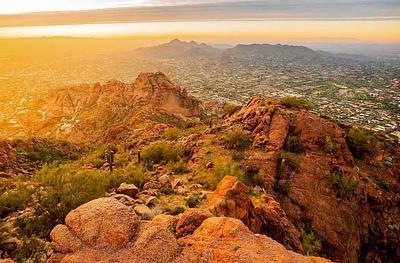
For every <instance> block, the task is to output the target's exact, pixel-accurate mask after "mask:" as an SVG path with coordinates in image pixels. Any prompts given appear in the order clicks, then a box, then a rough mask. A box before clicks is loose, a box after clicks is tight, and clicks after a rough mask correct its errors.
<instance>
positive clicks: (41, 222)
mask: <svg viewBox="0 0 400 263" xmlns="http://www.w3.org/2000/svg"><path fill="white" fill-rule="evenodd" d="M14 226H15V227H16V229H17V232H18V234H19V235H20V236H26V237H32V236H33V235H36V236H39V237H45V236H46V235H47V234H48V227H47V219H46V217H45V216H43V215H40V216H24V217H18V218H17V219H16V220H15V222H14Z"/></svg>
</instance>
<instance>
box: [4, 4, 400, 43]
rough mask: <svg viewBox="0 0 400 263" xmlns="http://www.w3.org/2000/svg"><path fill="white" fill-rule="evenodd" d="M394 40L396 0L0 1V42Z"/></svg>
mask: <svg viewBox="0 0 400 263" xmlns="http://www.w3.org/2000/svg"><path fill="white" fill-rule="evenodd" d="M42 36H50V37H51V36H72V37H102V38H138V39H143V38H149V39H160V40H162V39H171V38H176V37H179V38H183V39H190V38H193V39H196V40H203V41H210V40H211V41H219V40H222V39H225V40H230V41H326V40H328V41H339V42H348V41H354V42H376V43H400V2H399V1H396V0H384V1H376V0H358V1H350V0H339V1H332V0H328V1H319V0H298V1H294V0H287V1H278V0H269V1H257V0H251V1H240V0H217V1H209V0H200V1H192V0H186V1H178V0H166V1H160V0H139V1H132V0H100V1H94V0H81V1H77V0H69V1H66V0H58V1H54V0H34V1H28V0H16V1H4V0H0V38H15V37H42Z"/></svg>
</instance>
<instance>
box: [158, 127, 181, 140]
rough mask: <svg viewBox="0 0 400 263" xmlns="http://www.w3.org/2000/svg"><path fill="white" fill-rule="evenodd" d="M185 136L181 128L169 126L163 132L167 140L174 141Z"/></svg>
mask: <svg viewBox="0 0 400 263" xmlns="http://www.w3.org/2000/svg"><path fill="white" fill-rule="evenodd" d="M182 136H183V132H182V130H181V129H179V128H176V127H174V128H167V129H165V130H164V132H163V138H164V139H166V140H170V141H174V140H177V139H179V138H181V137H182Z"/></svg>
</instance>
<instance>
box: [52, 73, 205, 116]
mask: <svg viewBox="0 0 400 263" xmlns="http://www.w3.org/2000/svg"><path fill="white" fill-rule="evenodd" d="M96 105H97V106H99V105H109V107H112V105H119V106H129V107H132V106H146V107H149V108H151V109H153V110H158V111H164V112H166V113H169V114H173V115H176V116H181V117H192V116H197V115H198V114H199V113H200V110H199V101H198V100H196V99H194V98H193V97H191V96H189V95H188V94H187V93H186V92H185V91H184V90H182V89H181V88H180V87H179V86H177V85H175V84H173V83H171V82H170V81H169V79H168V78H167V77H166V76H165V75H164V74H163V73H161V72H157V73H141V74H140V75H139V76H138V77H137V79H136V80H135V82H134V83H132V84H127V83H123V82H120V81H117V80H110V81H108V82H107V83H105V84H103V85H101V84H100V83H96V84H94V85H91V86H90V85H87V84H85V85H81V86H76V87H67V88H62V89H56V90H53V91H51V92H50V93H49V99H48V102H47V104H46V105H45V109H46V112H47V118H51V117H63V116H77V115H79V114H81V113H82V112H84V111H85V110H88V109H89V108H90V107H93V106H96Z"/></svg>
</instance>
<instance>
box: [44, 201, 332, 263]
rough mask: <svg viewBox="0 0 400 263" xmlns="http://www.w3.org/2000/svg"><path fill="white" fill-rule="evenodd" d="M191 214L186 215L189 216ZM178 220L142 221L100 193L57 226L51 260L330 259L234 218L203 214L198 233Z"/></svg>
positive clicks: (177, 262)
mask: <svg viewBox="0 0 400 263" xmlns="http://www.w3.org/2000/svg"><path fill="white" fill-rule="evenodd" d="M191 215H193V213H191ZM191 215H190V214H188V215H186V216H183V217H181V218H182V219H183V218H186V219H183V221H187V219H188V218H189V217H190V216H191ZM196 217H197V216H196ZM178 222H179V221H178ZM178 224H179V223H178ZM181 225H182V224H181ZM197 225H198V226H197ZM175 226H177V218H175V217H173V216H168V215H158V216H156V217H155V218H154V219H153V220H152V221H150V222H149V221H139V220H138V218H137V217H136V215H135V214H134V212H133V211H132V209H131V208H130V207H128V206H125V205H123V204H122V203H119V202H118V201H117V200H116V199H113V198H100V199H96V200H93V201H91V202H89V203H87V204H84V205H82V206H81V207H79V208H77V209H76V210H73V211H72V212H70V214H69V215H68V216H67V220H66V225H59V226H56V228H54V230H53V231H52V234H51V238H52V240H53V249H54V251H55V252H54V253H53V254H52V256H51V257H50V259H49V260H48V262H49V263H67V262H68V263H71V262H76V263H78V262H85V263H92V262H93V263H94V262H104V263H106V262H110V263H111V262H114V263H118V262H121V263H122V262H128V263H137V262H141V263H153V262H154V263H155V262H157V263H159V262H162V263H163V262H165V263H167V262H168V263H169V262H172V263H174V262H175V263H186V262H195V263H196V262H198V263H200V262H254V263H257V262H259V263H262V262H309V263H312V262H329V261H327V260H325V259H322V258H312V257H306V256H302V255H300V254H297V253H295V252H292V251H289V250H286V249H285V248H284V247H283V246H282V245H280V244H279V243H277V242H276V241H274V240H272V239H271V238H268V237H266V236H263V235H256V234H254V233H253V232H251V231H250V230H249V229H248V228H247V227H246V226H245V225H244V224H243V222H242V221H240V220H238V219H234V218H227V217H210V218H207V219H204V220H199V221H198V224H197V223H195V224H192V226H193V229H191V231H190V232H192V230H193V231H194V232H193V234H189V235H186V236H185V237H182V238H177V237H176V236H175V235H174V231H173V229H174V228H175Z"/></svg>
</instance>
